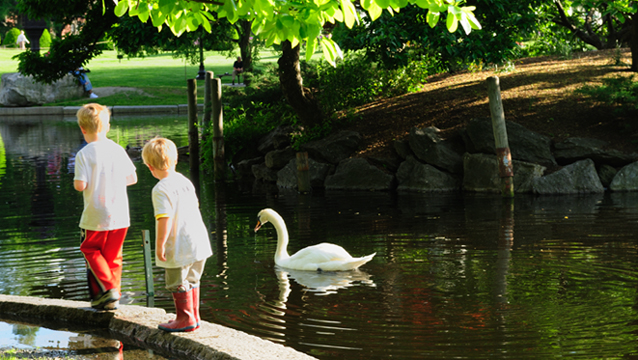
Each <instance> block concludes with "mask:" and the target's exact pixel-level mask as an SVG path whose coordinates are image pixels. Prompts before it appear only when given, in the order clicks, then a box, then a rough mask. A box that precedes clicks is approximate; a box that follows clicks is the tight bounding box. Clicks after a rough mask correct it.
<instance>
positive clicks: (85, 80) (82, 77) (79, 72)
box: [73, 66, 98, 99]
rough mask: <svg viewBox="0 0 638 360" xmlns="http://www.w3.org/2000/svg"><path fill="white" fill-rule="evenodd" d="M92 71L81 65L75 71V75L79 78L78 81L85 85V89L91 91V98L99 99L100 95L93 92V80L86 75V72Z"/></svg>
mask: <svg viewBox="0 0 638 360" xmlns="http://www.w3.org/2000/svg"><path fill="white" fill-rule="evenodd" d="M90 72H91V70H89V69H84V68H83V67H82V66H80V67H79V68H77V69H75V70H74V71H73V75H75V76H76V77H77V78H78V81H80V84H81V85H82V86H84V91H86V92H87V93H89V98H91V99H97V98H98V96H97V94H96V93H94V92H93V85H92V84H91V80H89V77H88V75H86V73H90Z"/></svg>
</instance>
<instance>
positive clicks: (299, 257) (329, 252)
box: [255, 209, 376, 271]
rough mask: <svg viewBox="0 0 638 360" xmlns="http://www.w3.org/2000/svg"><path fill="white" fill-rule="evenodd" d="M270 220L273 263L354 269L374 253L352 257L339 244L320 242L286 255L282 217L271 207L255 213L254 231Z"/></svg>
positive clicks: (313, 268) (296, 267)
mask: <svg viewBox="0 0 638 360" xmlns="http://www.w3.org/2000/svg"><path fill="white" fill-rule="evenodd" d="M268 222H271V223H272V224H273V226H274V227H275V230H277V252H275V264H277V265H279V266H281V267H283V268H288V269H294V270H310V271H343V270H354V269H356V268H358V267H359V266H361V265H363V264H365V263H367V262H368V261H370V260H372V258H373V257H374V255H376V253H374V254H371V255H368V256H364V257H359V258H353V257H352V256H350V254H348V252H347V251H346V250H345V249H344V248H342V247H341V246H339V245H335V244H329V243H321V244H318V245H313V246H308V247H306V248H303V249H301V250H299V251H298V252H297V253H295V254H293V255H292V256H290V255H288V250H286V248H287V247H288V230H287V229H286V223H285V222H284V219H282V217H281V216H280V215H279V214H277V212H275V210H273V209H263V210H261V211H260V212H259V214H257V225H256V226H255V232H257V230H259V228H261V227H262V225H264V224H266V223H268Z"/></svg>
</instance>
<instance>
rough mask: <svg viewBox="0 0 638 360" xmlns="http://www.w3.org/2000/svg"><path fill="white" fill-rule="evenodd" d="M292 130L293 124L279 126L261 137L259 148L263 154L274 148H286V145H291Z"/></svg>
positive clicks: (258, 143)
mask: <svg viewBox="0 0 638 360" xmlns="http://www.w3.org/2000/svg"><path fill="white" fill-rule="evenodd" d="M292 132H293V128H292V126H278V127H277V128H275V129H274V130H273V131H271V132H269V133H268V134H266V135H265V136H263V137H262V138H261V139H259V141H258V142H257V149H258V150H259V152H261V153H263V154H265V153H267V152H269V151H272V150H280V149H284V148H285V147H286V146H288V145H290V140H291V137H292V135H291V134H292Z"/></svg>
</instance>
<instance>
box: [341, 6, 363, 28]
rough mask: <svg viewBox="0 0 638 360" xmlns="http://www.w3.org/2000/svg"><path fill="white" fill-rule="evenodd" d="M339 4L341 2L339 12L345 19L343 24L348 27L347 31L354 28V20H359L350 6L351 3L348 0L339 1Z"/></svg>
mask: <svg viewBox="0 0 638 360" xmlns="http://www.w3.org/2000/svg"><path fill="white" fill-rule="evenodd" d="M340 2H341V10H342V11H343V14H344V17H345V24H346V26H347V27H348V29H352V27H353V26H354V22H355V20H356V21H357V22H359V19H358V18H357V13H356V10H355V9H354V5H352V2H351V1H350V0H340Z"/></svg>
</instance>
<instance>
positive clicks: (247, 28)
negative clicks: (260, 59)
mask: <svg viewBox="0 0 638 360" xmlns="http://www.w3.org/2000/svg"><path fill="white" fill-rule="evenodd" d="M235 26H236V28H237V32H238V33H239V51H240V53H241V59H242V61H243V62H244V69H245V70H246V71H252V67H253V47H252V46H251V44H250V36H251V34H252V29H251V28H252V21H249V20H239V21H238V22H237V25H235Z"/></svg>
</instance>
